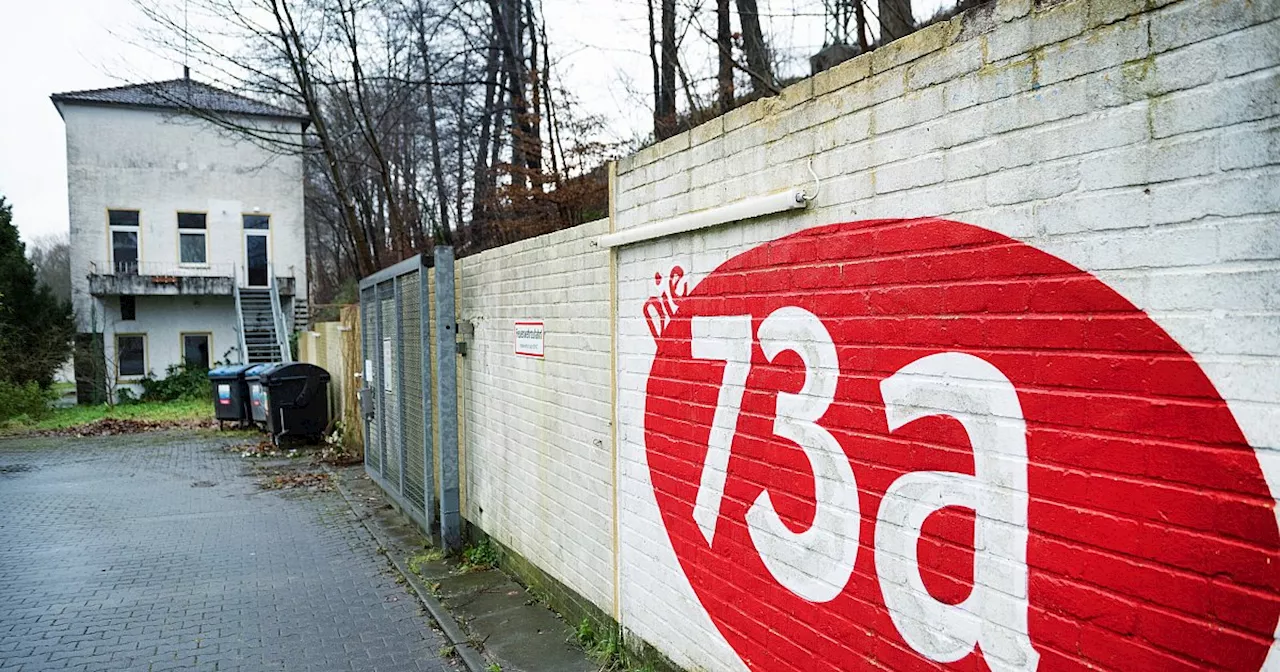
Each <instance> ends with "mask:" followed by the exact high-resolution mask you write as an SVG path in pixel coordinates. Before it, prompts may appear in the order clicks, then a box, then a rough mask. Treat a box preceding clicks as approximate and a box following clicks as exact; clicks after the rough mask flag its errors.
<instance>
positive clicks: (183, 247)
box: [178, 212, 209, 264]
mask: <svg viewBox="0 0 1280 672" xmlns="http://www.w3.org/2000/svg"><path fill="white" fill-rule="evenodd" d="M208 256H209V246H208V238H207V237H206V236H205V215H204V213H202V212H179V213H178V261H179V262H181V263H184V264H203V263H205V262H206V261H207V260H208Z"/></svg>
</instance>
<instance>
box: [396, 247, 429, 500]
mask: <svg viewBox="0 0 1280 672" xmlns="http://www.w3.org/2000/svg"><path fill="white" fill-rule="evenodd" d="M418 282H419V277H418V273H417V272H414V273H406V274H405V275H402V276H400V277H398V278H396V286H397V288H398V289H399V292H400V335H401V351H402V352H403V353H404V357H403V359H402V362H401V363H402V365H403V367H404V369H403V370H404V378H403V380H404V387H403V389H402V390H401V392H402V394H401V398H402V399H403V401H404V413H403V416H404V425H403V427H402V435H403V437H404V446H405V452H404V455H405V460H404V497H405V499H406V500H408V501H409V503H411V504H412V505H413V506H414V507H416V508H417V510H423V507H424V502H423V482H422V481H423V449H424V444H423V432H424V428H425V422H424V420H425V419H424V418H423V414H422V384H423V380H422V324H421V318H422V304H421V299H422V296H421V291H420V289H419V286H418Z"/></svg>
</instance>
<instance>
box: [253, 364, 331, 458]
mask: <svg viewBox="0 0 1280 672" xmlns="http://www.w3.org/2000/svg"><path fill="white" fill-rule="evenodd" d="M258 382H259V384H260V385H261V386H262V392H263V395H264V396H265V400H264V401H263V404H262V406H263V409H264V410H265V411H266V417H267V432H268V433H270V434H271V440H272V441H275V442H277V443H279V442H280V439H282V438H288V439H300V440H309V439H319V438H321V437H322V436H324V430H325V429H326V428H328V426H329V372H328V371H325V370H324V369H322V368H320V367H318V366H316V365H315V364H308V363H306V362H283V363H280V364H274V365H272V366H269V367H267V368H266V369H264V370H262V371H260V372H258Z"/></svg>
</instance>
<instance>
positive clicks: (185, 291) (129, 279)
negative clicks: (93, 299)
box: [89, 261, 295, 296]
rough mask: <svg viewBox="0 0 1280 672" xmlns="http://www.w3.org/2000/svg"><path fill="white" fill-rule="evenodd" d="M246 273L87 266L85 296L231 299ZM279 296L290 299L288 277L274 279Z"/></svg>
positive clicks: (223, 267)
mask: <svg viewBox="0 0 1280 672" xmlns="http://www.w3.org/2000/svg"><path fill="white" fill-rule="evenodd" d="M245 277H246V274H245V272H244V269H243V268H239V269H238V268H236V265H235V264H231V263H223V264H205V265H201V266H184V265H181V264H175V263H171V262H162V261H161V262H152V261H139V262H128V263H119V264H105V265H100V264H97V263H93V262H91V263H90V264H89V293H90V294H92V295H93V296H231V295H232V293H233V290H234V286H235V284H236V282H237V280H239V282H240V286H242V287H244V286H246V285H247V283H246V282H245V281H244V278H245ZM276 286H277V287H278V288H279V290H280V294H281V295H282V296H293V294H294V291H295V281H294V279H293V278H292V277H276Z"/></svg>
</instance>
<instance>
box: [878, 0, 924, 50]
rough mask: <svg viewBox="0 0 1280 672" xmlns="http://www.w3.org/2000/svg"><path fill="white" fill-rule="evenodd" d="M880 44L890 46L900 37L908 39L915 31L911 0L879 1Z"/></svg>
mask: <svg viewBox="0 0 1280 672" xmlns="http://www.w3.org/2000/svg"><path fill="white" fill-rule="evenodd" d="M879 2H880V44H888V43H890V42H892V41H894V40H896V39H898V38H899V37H906V36H907V35H910V34H911V32H912V31H913V30H915V19H913V18H912V17H911V0H879Z"/></svg>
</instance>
